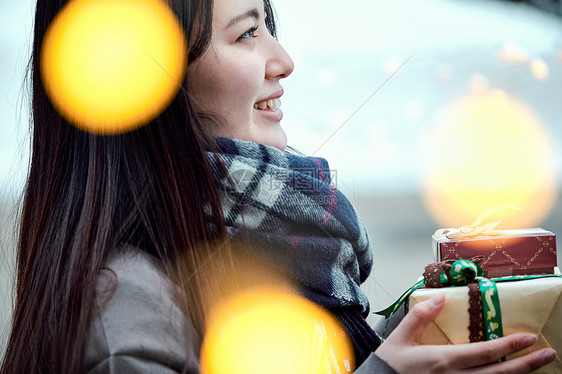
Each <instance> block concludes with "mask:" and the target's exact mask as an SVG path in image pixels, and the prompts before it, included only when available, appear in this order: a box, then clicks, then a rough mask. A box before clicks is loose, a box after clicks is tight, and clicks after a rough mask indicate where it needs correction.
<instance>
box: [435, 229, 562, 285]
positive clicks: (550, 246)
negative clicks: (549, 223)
mask: <svg viewBox="0 0 562 374" xmlns="http://www.w3.org/2000/svg"><path fill="white" fill-rule="evenodd" d="M458 231H459V230H458V229H441V230H437V231H436V232H435V234H433V257H434V260H435V262H440V261H444V260H450V259H451V260H459V259H470V258H472V257H475V256H483V257H484V261H483V262H481V263H480V266H481V267H482V270H484V276H485V277H489V278H491V277H501V276H508V275H523V274H553V272H554V268H555V267H556V266H557V263H556V235H555V234H553V233H552V232H550V231H547V230H544V229H541V228H535V229H519V230H494V231H493V232H494V235H488V236H487V235H486V234H485V233H483V234H481V235H478V236H476V237H467V238H462V239H450V238H449V237H450V236H453V237H454V236H455V235H451V233H453V234H454V233H458ZM448 236H449V237H448Z"/></svg>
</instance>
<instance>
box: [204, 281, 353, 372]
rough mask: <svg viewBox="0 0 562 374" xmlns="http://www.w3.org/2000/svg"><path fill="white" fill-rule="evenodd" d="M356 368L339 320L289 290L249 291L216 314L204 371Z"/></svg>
mask: <svg viewBox="0 0 562 374" xmlns="http://www.w3.org/2000/svg"><path fill="white" fill-rule="evenodd" d="M353 370H354V363H353V350H352V348H351V344H350V343H349V339H348V337H347V336H346V334H345V332H344V331H343V329H342V328H341V326H340V325H339V323H338V322H337V320H336V319H335V318H334V317H333V316H332V315H331V314H329V313H328V312H327V311H325V310H324V309H322V308H320V307H318V306H317V305H315V304H313V303H312V302H310V301H308V300H306V299H304V298H302V297H301V296H298V295H296V294H295V293H293V292H290V291H288V290H285V289H281V288H276V287H265V286H264V287H260V288H254V289H251V290H248V291H245V292H243V293H241V294H238V295H237V296H235V297H233V298H232V299H230V300H229V301H228V302H226V303H224V304H222V305H221V306H220V307H218V308H217V309H216V310H215V312H214V313H213V315H212V317H211V320H210V323H209V328H208V329H207V334H206V336H205V340H204V342H203V347H202V352H201V372H202V373H203V374H223V373H228V374H239V373H240V374H241V373H244V374H253V373H256V374H258V373H259V374H262V373H269V374H277V373H279V374H281V373H282V374H297V373H303V374H305V373H306V374H316V373H337V372H340V373H349V372H352V371H353Z"/></svg>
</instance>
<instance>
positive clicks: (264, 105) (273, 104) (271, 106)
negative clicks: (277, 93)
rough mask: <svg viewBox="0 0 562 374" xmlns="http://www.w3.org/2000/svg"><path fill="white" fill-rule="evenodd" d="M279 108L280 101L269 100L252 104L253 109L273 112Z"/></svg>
mask: <svg viewBox="0 0 562 374" xmlns="http://www.w3.org/2000/svg"><path fill="white" fill-rule="evenodd" d="M280 106H281V99H279V98H278V99H269V100H264V101H260V102H259V103H255V104H254V109H258V110H270V111H275V110H277V108H279V107H280Z"/></svg>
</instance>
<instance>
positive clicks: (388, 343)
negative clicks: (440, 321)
mask: <svg viewBox="0 0 562 374" xmlns="http://www.w3.org/2000/svg"><path fill="white" fill-rule="evenodd" d="M444 305H445V295H444V294H439V295H436V296H434V297H432V298H431V299H429V300H427V301H425V302H423V303H419V304H417V305H416V306H414V308H412V310H411V311H410V313H408V314H407V315H406V317H404V319H403V320H402V322H401V323H400V324H399V325H398V327H396V329H395V330H394V331H393V332H392V333H391V334H390V336H389V337H388V339H386V340H385V341H384V343H383V344H381V346H380V347H379V348H378V349H377V351H376V355H377V356H379V357H380V358H381V359H383V360H384V361H386V363H387V364H389V365H390V366H391V367H392V368H393V369H394V370H396V371H397V372H399V373H457V372H463V373H466V372H468V373H482V374H484V373H494V374H496V373H514V374H515V373H529V372H531V371H533V370H536V369H538V368H539V367H541V366H543V365H546V364H548V363H549V362H551V361H553V360H554V359H555V358H556V351H554V350H553V349H548V348H545V349H540V350H538V351H535V352H532V353H529V354H527V355H525V356H521V357H518V358H515V359H513V360H509V361H505V362H502V363H496V362H497V360H498V359H500V358H501V357H503V356H505V355H508V354H510V353H513V352H517V351H520V350H522V349H524V348H526V347H528V346H530V345H532V344H533V343H535V342H536V341H537V337H536V336H535V335H533V334H527V333H518V334H512V335H509V336H506V337H503V338H500V339H496V340H491V341H486V342H479V343H471V344H460V345H420V344H418V343H417V342H418V339H419V337H420V336H421V334H422V332H423V330H424V329H425V327H426V326H427V325H428V324H429V323H430V322H431V321H433V320H434V319H435V318H436V317H437V315H438V314H439V313H440V312H441V310H442V309H443V306H444Z"/></svg>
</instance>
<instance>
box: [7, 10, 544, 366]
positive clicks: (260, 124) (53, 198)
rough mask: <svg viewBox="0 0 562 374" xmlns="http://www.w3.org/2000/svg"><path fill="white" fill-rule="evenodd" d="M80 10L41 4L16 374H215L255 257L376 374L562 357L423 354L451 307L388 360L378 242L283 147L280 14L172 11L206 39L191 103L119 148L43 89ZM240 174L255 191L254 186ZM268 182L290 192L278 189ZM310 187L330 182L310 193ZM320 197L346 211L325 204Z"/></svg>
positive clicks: (194, 42) (429, 315) (410, 335)
mask: <svg viewBox="0 0 562 374" xmlns="http://www.w3.org/2000/svg"><path fill="white" fill-rule="evenodd" d="M65 2H66V1H63V0H61V1H54V0H39V1H38V3H37V10H36V19H35V31H34V32H35V36H34V47H33V56H32V61H31V67H32V72H31V73H32V74H31V76H32V79H33V81H32V84H33V125H34V126H33V131H34V132H33V154H32V160H31V168H30V172H29V177H28V183H27V186H26V192H25V199H24V207H23V212H22V221H21V231H20V239H19V247H18V265H17V266H18V270H17V276H18V283H17V300H16V309H15V313H14V318H13V325H12V334H11V336H10V340H9V343H8V348H7V352H6V355H5V358H4V361H3V365H2V373H29V372H38V373H45V372H56V373H69V372H85V371H89V372H92V373H95V372H100V373H101V372H108V371H109V372H116V373H126V372H151V373H152V372H157V373H172V372H189V373H195V372H198V371H199V363H198V357H199V349H200V345H201V340H202V337H203V335H204V329H205V317H206V315H207V313H208V310H209V304H210V303H211V302H212V300H213V299H214V297H215V295H216V294H217V293H218V294H220V293H221V292H223V290H222V289H221V287H220V286H221V284H220V283H221V280H223V279H225V278H224V276H225V274H228V273H229V272H230V267H233V266H234V265H232V264H233V262H235V261H234V260H236V259H237V258H238V256H249V257H252V256H253V257H257V258H259V259H260V261H261V260H262V258H261V257H263V262H264V263H266V264H267V263H270V264H271V263H274V264H282V265H283V267H284V268H285V269H284V270H285V271H284V273H286V274H288V275H289V276H290V277H291V278H292V280H293V281H294V282H295V284H296V286H297V287H298V288H299V290H300V291H301V292H302V293H303V294H304V295H305V296H306V297H308V298H309V299H311V300H313V301H315V302H317V303H318V304H320V305H322V306H324V307H326V308H328V309H330V310H331V311H332V312H333V313H334V315H336V316H337V317H338V318H339V319H340V321H342V323H343V326H344V327H345V328H346V330H347V332H348V334H349V335H350V337H351V339H352V341H353V342H354V348H355V351H356V355H357V357H358V359H357V361H358V362H359V363H361V362H362V365H360V367H359V368H358V369H357V372H358V373H367V372H381V373H383V372H394V370H396V371H397V372H401V373H402V372H404V373H409V372H412V371H413V370H417V371H420V372H449V371H450V372H454V371H461V370H462V369H469V368H473V367H478V368H475V369H473V370H466V371H467V372H475V373H486V372H490V373H492V372H497V371H498V370H499V369H500V368H503V370H504V372H509V373H525V372H529V371H530V370H532V369H534V368H537V367H539V366H541V365H543V364H545V363H547V362H549V361H551V360H552V359H554V357H553V356H552V352H550V351H547V350H544V351H541V352H535V353H533V354H529V355H526V356H523V357H521V358H519V359H516V360H512V361H509V362H505V363H501V364H492V363H493V362H495V361H496V360H497V359H498V358H500V357H502V356H504V355H505V354H508V353H511V352H514V351H518V350H520V349H523V348H524V347H527V346H529V345H530V344H532V342H533V341H534V340H533V339H536V338H534V337H533V336H530V335H529V334H515V335H512V336H509V337H506V338H502V339H498V340H495V341H491V342H484V343H476V344H471V345H466V346H448V347H434V346H419V345H417V344H416V339H417V337H418V336H419V334H420V333H421V330H423V327H424V326H425V325H427V323H429V322H430V321H431V320H432V319H434V318H435V317H436V316H437V314H438V313H439V311H440V310H441V308H442V307H443V304H444V299H443V297H436V298H434V299H432V300H431V301H429V302H426V303H423V304H420V305H419V306H417V307H415V308H414V309H413V310H412V311H411V313H410V314H409V315H408V316H407V317H406V318H405V319H404V321H403V322H402V323H401V324H400V325H399V326H398V328H397V329H396V330H395V331H394V332H393V333H392V335H391V336H390V337H389V338H388V339H387V340H386V341H385V342H384V343H383V344H382V345H380V347H378V345H379V343H378V341H377V340H376V337H375V336H374V335H373V334H372V330H370V328H368V325H366V323H365V321H364V318H363V317H364V315H365V313H366V312H367V310H368V305H367V302H366V298H365V296H364V295H363V294H362V293H361V292H360V290H359V288H358V284H359V283H360V282H361V281H362V280H364V279H365V277H366V276H367V275H368V273H369V271H370V265H371V252H370V248H369V245H368V241H367V238H366V236H365V231H364V229H363V227H362V226H361V225H360V223H359V222H358V221H357V217H356V216H355V215H354V213H353V210H352V208H351V206H350V205H349V203H348V202H347V200H345V198H344V197H343V196H342V195H341V194H340V193H339V192H338V191H336V190H334V189H333V188H332V187H330V186H329V179H327V178H325V177H324V173H323V171H325V169H327V165H326V163H325V162H324V161H322V160H317V159H305V158H300V157H296V156H289V155H286V154H285V153H284V152H283V151H284V150H285V147H286V137H285V134H284V132H283V130H282V128H281V127H280V124H279V122H280V120H281V118H282V112H281V111H280V109H279V108H278V99H279V98H280V97H281V96H282V94H283V91H282V88H281V85H280V81H281V79H283V78H285V77H287V76H288V75H289V74H291V71H292V69H293V63H292V61H291V59H290V58H289V56H288V55H287V54H286V52H285V51H284V50H283V48H282V47H281V46H280V45H279V44H278V42H277V41H276V39H275V38H274V35H275V24H274V20H273V14H272V11H271V6H270V4H269V1H267V0H265V1H264V0H214V2H211V1H210V0H174V1H171V2H170V6H171V7H172V9H173V10H174V12H175V13H176V14H177V16H178V18H179V20H180V22H181V23H182V26H183V27H184V29H185V32H186V36H187V40H188V41H189V59H188V60H189V66H188V72H187V79H186V90H181V91H180V93H179V94H178V95H177V97H176V98H175V99H174V101H173V102H172V103H171V105H170V106H169V107H168V108H167V109H166V111H165V112H163V113H162V114H161V115H160V116H159V117H158V118H157V119H156V120H154V121H152V122H151V123H149V124H148V125H146V126H144V127H142V128H140V129H138V130H136V131H133V132H130V133H127V134H124V135H117V136H106V137H103V136H96V135H93V134H88V133H85V132H82V131H79V130H77V129H75V128H74V127H73V126H71V125H69V124H68V123H67V122H66V121H65V120H64V119H63V118H62V117H61V116H60V115H59V114H58V113H57V112H56V111H55V110H54V108H53V107H52V105H51V103H50V102H49V100H48V98H47V96H46V94H45V91H44V89H43V87H42V84H41V81H40V75H39V66H38V61H39V58H38V57H39V51H40V47H41V41H42V38H43V36H44V34H45V31H46V28H47V26H48V25H49V23H50V22H51V21H52V19H53V17H54V16H55V15H56V14H57V12H58V11H59V10H60V9H61V8H62V6H63V5H64V3H65ZM214 137H219V138H214ZM226 138H232V139H238V140H229V139H226ZM236 168H239V169H236ZM235 169H236V170H235ZM240 169H241V170H242V171H243V173H242V174H243V176H246V175H247V174H246V172H247V171H251V172H252V173H253V174H251V178H250V179H249V180H245V179H244V178H238V179H236V177H235V175H236V173H235V172H236V171H237V170H240ZM283 173H285V174H283ZM255 176H267V177H269V178H270V180H275V181H279V182H281V183H282V186H283V188H284V189H283V190H281V192H280V191H279V190H277V189H274V188H269V189H267V188H266V189H263V186H262V188H261V189H260V188H259V186H260V185H261V184H260V182H261V181H262V180H263V179H260V178H258V177H256V178H254V177H255ZM298 178H304V180H307V181H312V182H314V183H318V185H315V186H314V187H313V188H312V189H309V190H305V191H304V190H302V188H300V189H299V188H298V187H296V186H295V185H293V183H292V182H295V181H296V180H297V179H298ZM221 183H222V184H221ZM217 184H218V185H219V188H217ZM248 187H249V190H248ZM248 191H250V192H251V194H250V195H248V194H247V192H248ZM256 191H257V192H259V194H256V193H255V192H256ZM284 191H289V193H288V194H286V193H285V192H284ZM264 194H265V195H264ZM248 196H249V199H248ZM318 196H321V197H326V196H327V197H328V199H327V200H323V201H321V202H319V203H318V204H316V205H313V204H309V203H308V201H310V200H311V199H312V197H318ZM224 197H234V198H233V199H230V200H229V199H225V198H224ZM285 198H289V199H290V200H285ZM294 199H297V200H296V203H295V204H292V205H291V204H288V202H295V200H294ZM299 199H301V200H299ZM303 201H305V202H303ZM302 204H305V205H302ZM281 206H283V207H285V208H286V209H285V208H281ZM258 208H259V209H258ZM225 238H228V240H225ZM238 244H241V245H238ZM239 247H240V248H244V250H240V249H236V248H239ZM248 248H251V249H252V250H251V251H248ZM257 248H260V250H263V252H264V253H263V255H262V254H261V252H260V253H258V254H256V253H255V251H257ZM278 250H284V251H285V252H279V251H278ZM311 258H312V259H311ZM280 261H282V262H280ZM311 267H312V268H311ZM225 292H226V291H225ZM377 347H378V349H377ZM375 349H376V352H375V353H371V351H374V350H375ZM541 355H542V356H541ZM483 365H485V366H483Z"/></svg>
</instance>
